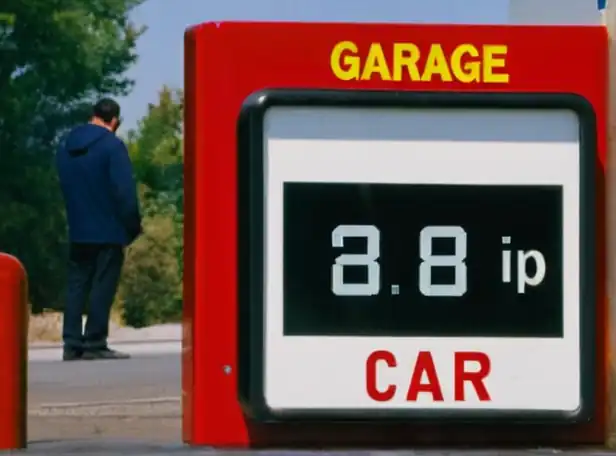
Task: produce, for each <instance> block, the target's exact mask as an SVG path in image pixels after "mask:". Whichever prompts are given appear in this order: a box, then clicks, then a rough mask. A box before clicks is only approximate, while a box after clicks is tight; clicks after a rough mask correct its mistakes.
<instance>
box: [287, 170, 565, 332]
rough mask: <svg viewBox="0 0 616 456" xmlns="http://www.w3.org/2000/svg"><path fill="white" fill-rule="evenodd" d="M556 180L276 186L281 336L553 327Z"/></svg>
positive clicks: (558, 273)
mask: <svg viewBox="0 0 616 456" xmlns="http://www.w3.org/2000/svg"><path fill="white" fill-rule="evenodd" d="M562 258H563V255H562V188H560V187H558V186H496V185H493V186H472V185H466V186H460V185H457V186H456V185H413V184H406V185H402V184H357V183H349V184H345V183H299V182H292V183H285V184H284V334H285V335H289V336H303V335H339V336H409V337H412V336H430V337H436V336H475V337H490V336H496V337H498V336H507V337H562V335H563V286H562V281H563V270H562Z"/></svg>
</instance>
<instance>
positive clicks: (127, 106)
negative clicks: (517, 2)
mask: <svg viewBox="0 0 616 456" xmlns="http://www.w3.org/2000/svg"><path fill="white" fill-rule="evenodd" d="M536 1H541V0H536ZM604 1H605V0H598V2H599V3H602V2H604ZM615 1H616V0H615ZM375 5H378V7H376V8H375ZM508 6H509V0H446V1H442V0H441V1H439V0H179V1H177V2H172V1H171V0H146V1H145V3H143V4H142V5H141V6H139V7H138V8H136V9H135V10H134V11H133V12H132V14H131V20H132V21H133V22H135V23H136V24H137V25H145V26H147V27H148V31H147V32H146V33H145V34H144V35H143V36H142V37H141V38H140V40H139V42H138V43H137V53H138V55H139V60H138V62H137V64H136V65H134V67H133V68H132V69H131V70H130V71H129V75H130V77H131V78H133V79H134V80H135V81H136V84H135V87H134V89H133V91H132V93H131V94H130V95H128V96H127V97H125V98H122V99H120V100H119V101H120V103H121V106H122V117H123V120H124V123H123V127H124V128H126V129H128V128H134V127H135V126H136V125H137V121H138V120H139V119H140V118H141V117H142V116H143V115H144V114H145V113H146V111H147V105H148V103H152V102H156V99H157V93H158V91H159V89H160V88H161V87H162V86H163V85H164V84H166V85H168V86H170V87H172V88H181V87H182V85H183V77H184V76H183V64H184V62H183V60H184V52H183V39H184V37H183V35H184V30H185V29H186V28H188V27H190V26H191V25H196V24H200V23H202V22H208V21H228V20H252V21H258V20H261V21H293V20H303V21H315V22H316V21H319V22H323V21H356V22H441V23H456V22H457V23H477V24H481V23H490V22H492V23H493V22H505V21H506V17H507V12H508Z"/></svg>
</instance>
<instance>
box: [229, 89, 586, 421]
mask: <svg viewBox="0 0 616 456" xmlns="http://www.w3.org/2000/svg"><path fill="white" fill-rule="evenodd" d="M281 93H282V94H281ZM458 95H459V96H458ZM458 95H456V94H451V93H441V94H426V93H421V94H412V93H399V92H396V93H390V92H387V93H383V92H380V93H376V92H375V93H364V92H332V91H326V92H316V93H315V92H305V91H282V92H280V91H273V92H271V93H268V94H265V95H259V96H257V95H255V96H254V100H253V102H252V104H250V103H249V102H247V104H246V107H245V108H244V109H245V110H244V111H243V114H242V116H241V118H240V122H239V127H238V134H239V136H238V141H239V149H238V150H239V156H238V163H239V165H238V169H239V170H240V174H239V176H238V181H239V184H240V187H239V214H240V215H239V217H240V218H239V224H238V229H239V238H238V239H239V240H240V242H239V245H238V253H239V257H238V258H239V260H238V262H239V273H238V274H239V285H238V296H239V298H238V299H239V314H238V324H239V326H238V328H239V330H238V331H239V338H240V339H239V342H238V343H239V347H240V351H239V353H240V361H241V362H240V364H241V367H240V374H239V391H240V401H241V403H242V404H243V405H244V407H245V410H246V411H247V413H249V414H251V415H253V416H257V415H259V416H265V417H269V418H271V417H274V419H277V420H281V419H282V420H284V419H286V418H289V417H293V418H299V419H304V418H319V419H341V420H346V419H377V420H381V419H384V418H400V417H402V418H404V419H411V418H423V417H428V418H436V419H440V418H442V417H447V418H452V417H457V418H460V419H463V420H466V419H487V420H491V419H495V418H499V419H501V418H504V417H506V418H507V419H512V420H516V421H524V420H537V419H540V420H541V419H545V420H547V421H552V422H553V421H558V422H571V421H575V420H577V419H579V417H580V416H588V413H589V407H590V405H589V404H592V398H591V396H592V388H593V377H592V375H593V374H592V373H591V374H589V372H594V371H593V370H592V368H590V367H589V366H590V365H591V364H589V363H592V362H593V361H592V360H593V359H594V355H593V351H592V350H593V346H594V339H593V337H594V336H593V334H592V329H591V330H589V329H588V328H592V327H593V326H592V325H593V323H592V321H593V320H592V319H593V318H594V314H593V312H594V310H593V309H594V306H595V303H596V300H595V295H594V290H595V289H596V285H595V282H594V280H595V273H594V272H593V271H594V264H595V260H594V256H593V255H594V251H595V247H594V242H595V233H596V231H595V229H594V221H595V219H596V216H595V212H594V206H595V198H594V193H593V192H594V190H593V189H594V185H595V184H594V179H595V177H594V176H595V163H594V157H595V156H596V155H595V152H596V149H595V146H594V145H593V144H594V143H592V141H590V142H589V139H588V138H591V137H594V136H593V135H595V134H596V127H595V126H594V123H593V122H594V120H593V119H594V117H592V116H593V114H589V113H588V112H587V111H584V109H585V108H583V107H580V106H582V105H580V104H579V103H578V102H579V100H578V99H577V98H575V96H572V97H573V98H571V97H568V96H563V95H553V96H552V95H546V96H545V97H543V98H542V97H541V96H535V95H533V96H527V95H519V96H518V95H516V94H464V95H461V94H458ZM546 97H547V98H546ZM582 104H583V103H582ZM584 106H586V105H584ZM589 119H590V120H589ZM585 328H586V329H585ZM582 372H584V374H583V375H582ZM254 410H257V412H254ZM255 413H256V415H255Z"/></svg>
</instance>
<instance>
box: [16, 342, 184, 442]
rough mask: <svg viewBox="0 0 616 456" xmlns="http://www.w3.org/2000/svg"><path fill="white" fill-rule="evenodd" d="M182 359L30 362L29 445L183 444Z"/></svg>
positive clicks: (138, 357)
mask: <svg viewBox="0 0 616 456" xmlns="http://www.w3.org/2000/svg"><path fill="white" fill-rule="evenodd" d="M180 378H181V372H180V355H179V353H175V354H161V355H151V356H148V355H143V354H141V355H139V354H137V355H136V356H135V357H134V358H133V359H131V360H118V361H96V362H88V361H82V362H72V363H63V362H58V361H38V362H36V361H35V362H30V363H29V391H28V400H29V404H28V409H29V417H28V431H29V438H28V440H29V442H31V443H36V442H40V441H48V440H58V439H63V440H72V439H96V440H100V439H138V440H145V441H152V442H159V443H175V444H177V443H178V442H179V441H180V438H181V437H180V436H181V433H180V419H179V410H180V402H179V398H180V394H181V389H180Z"/></svg>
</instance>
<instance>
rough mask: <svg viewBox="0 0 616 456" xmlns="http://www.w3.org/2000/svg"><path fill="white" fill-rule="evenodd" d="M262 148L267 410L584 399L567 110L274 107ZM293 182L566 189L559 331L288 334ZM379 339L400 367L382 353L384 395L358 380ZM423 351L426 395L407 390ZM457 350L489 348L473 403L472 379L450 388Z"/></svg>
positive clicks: (550, 404)
mask: <svg viewBox="0 0 616 456" xmlns="http://www.w3.org/2000/svg"><path fill="white" fill-rule="evenodd" d="M263 147H264V176H265V182H264V193H265V195H264V199H265V217H264V219H265V262H264V265H263V266H264V270H265V274H264V276H265V280H264V283H265V288H264V289H265V294H264V322H265V323H264V334H265V336H264V339H265V343H264V398H265V402H266V404H267V406H268V407H269V408H270V409H272V410H273V411H284V410H312V409H314V410H331V409H349V410H352V409H361V410H368V409H379V408H387V409H412V408H420V409H431V408H447V409H495V410H498V409H506V410H528V411H532V410H538V411H539V410H540V411H545V410H553V411H571V412H573V411H575V410H577V409H578V408H579V407H580V349H579V347H580V331H579V327H580V310H579V305H580V304H579V296H580V283H579V282H580V279H579V277H580V270H579V268H580V266H579V265H580V251H579V245H580V221H579V219H580V207H579V201H580V144H579V122H578V118H577V116H576V114H575V113H574V112H573V111H568V110H520V109H516V110H505V109H472V110H471V109H452V110H447V109H439V110H426V109H383V108H374V109H370V108H311V107H302V108H299V107H298V108H295V107H273V108H270V109H269V110H268V111H267V114H266V117H265V123H264V145H263ZM290 182H337V183H340V182H349V183H350V182H358V183H397V184H443V185H445V184H447V185H453V184H457V185H486V186H488V185H521V186H528V185H556V186H560V187H562V194H563V227H562V229H563V232H562V239H563V249H564V250H563V264H562V274H563V286H564V289H563V337H562V338H524V337H515V338H503V337H498V338H496V337H481V338H473V337H451V338H450V337H438V338H431V337H391V338H390V337H356V336H353V337H347V336H345V337H339V336H329V337H327V336H285V335H284V331H283V319H284V318H283V317H284V316H283V279H284V277H283V276H284V271H283V266H282V265H283V253H284V252H283V210H284V205H283V185H284V183H290ZM519 223H520V224H532V223H533V220H519ZM499 266H500V265H495V267H499ZM549 267H550V265H549V264H548V268H549ZM494 305H498V303H497V302H495V303H494ZM529 318H530V316H529ZM377 350H384V351H389V352H391V353H392V354H393V355H394V356H395V358H396V361H397V366H398V367H396V368H388V367H386V366H385V365H384V364H383V363H379V366H378V368H377V385H379V388H380V389H385V388H386V387H387V386H388V385H390V384H391V385H395V386H396V387H397V391H396V394H395V395H394V397H393V398H392V399H391V400H388V401H383V402H379V401H375V400H373V399H372V398H371V397H369V395H368V394H367V390H366V360H367V358H368V356H369V355H370V354H371V353H373V352H374V351H377ZM420 351H429V352H430V353H431V354H432V357H433V360H434V364H435V367H436V371H437V374H438V377H439V383H440V387H441V389H442V392H443V400H442V401H435V400H433V398H432V395H431V394H428V393H420V394H419V395H418V398H417V400H416V401H408V400H406V395H407V388H408V385H409V380H410V377H411V375H412V372H413V366H414V364H415V359H416V357H417V354H418V352H420ZM464 351H471V352H481V353H484V354H486V355H487V356H488V357H489V359H490V364H491V366H490V373H489V375H488V376H487V377H486V378H485V382H484V384H485V387H486V388H487V390H488V391H489V394H490V400H489V401H479V400H478V399H477V395H476V394H475V392H474V390H473V389H472V387H471V385H469V384H468V383H467V384H465V391H466V399H465V400H464V401H456V400H455V399H454V391H453V390H454V382H455V380H454V354H455V353H456V352H464ZM471 364H472V363H471ZM468 370H469V371H472V370H473V367H472V366H468Z"/></svg>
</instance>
